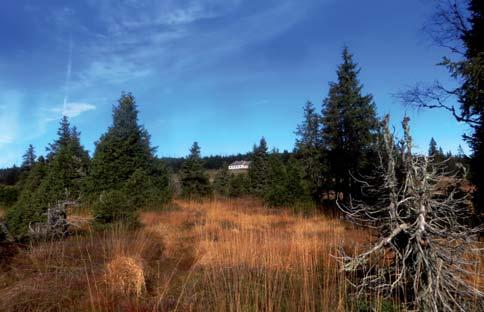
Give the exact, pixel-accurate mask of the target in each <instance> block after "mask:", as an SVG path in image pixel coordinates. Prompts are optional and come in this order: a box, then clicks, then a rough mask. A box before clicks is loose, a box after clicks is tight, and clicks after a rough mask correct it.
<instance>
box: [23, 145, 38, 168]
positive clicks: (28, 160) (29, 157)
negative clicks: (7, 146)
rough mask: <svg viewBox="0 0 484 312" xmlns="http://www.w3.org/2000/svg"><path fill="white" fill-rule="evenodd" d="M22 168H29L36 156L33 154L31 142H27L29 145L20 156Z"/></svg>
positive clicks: (33, 149)
mask: <svg viewBox="0 0 484 312" xmlns="http://www.w3.org/2000/svg"><path fill="white" fill-rule="evenodd" d="M22 159H23V162H22V168H23V169H26V170H30V169H31V168H32V167H33V166H34V164H35V160H36V159H37V156H36V155H35V148H34V146H33V145H32V144H29V147H28V149H27V151H26V152H25V154H24V155H23V156H22Z"/></svg>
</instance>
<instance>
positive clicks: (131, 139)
mask: <svg viewBox="0 0 484 312" xmlns="http://www.w3.org/2000/svg"><path fill="white" fill-rule="evenodd" d="M153 151H154V150H153V148H151V146H150V136H149V134H148V132H147V131H146V129H145V128H144V127H143V126H141V125H139V124H138V109H137V105H136V101H135V98H134V96H133V95H132V94H131V93H123V94H122V95H121V98H120V99H119V100H118V104H117V105H115V106H114V107H113V122H112V125H111V126H110V127H109V128H108V131H107V132H106V133H105V134H103V135H102V136H101V138H100V139H99V141H98V142H97V143H96V151H95V153H94V156H93V160H92V169H91V176H90V184H91V185H90V187H91V189H92V190H91V191H92V192H95V193H101V192H102V191H106V190H114V189H117V190H120V189H121V188H122V187H123V185H124V183H125V182H126V181H127V180H128V179H129V178H130V177H131V175H132V174H133V173H134V172H135V171H136V170H138V169H141V170H143V171H145V172H147V173H149V172H150V171H151V169H152V165H153V161H154V155H153Z"/></svg>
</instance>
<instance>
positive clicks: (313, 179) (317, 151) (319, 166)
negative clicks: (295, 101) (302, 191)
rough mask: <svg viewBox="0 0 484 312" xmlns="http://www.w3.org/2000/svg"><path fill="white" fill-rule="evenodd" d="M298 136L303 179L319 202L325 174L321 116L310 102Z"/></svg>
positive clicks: (297, 145) (296, 150)
mask: <svg viewBox="0 0 484 312" xmlns="http://www.w3.org/2000/svg"><path fill="white" fill-rule="evenodd" d="M296 136H297V138H296V147H295V154H296V157H297V158H298V159H299V160H300V163H301V167H302V175H303V179H304V180H305V181H306V183H307V185H308V187H309V191H310V193H311V196H312V197H313V199H314V200H316V201H319V199H320V194H321V188H322V176H323V174H324V166H323V157H322V138H321V116H320V115H319V114H318V113H317V112H316V109H315V107H314V105H313V104H312V103H311V102H309V101H308V102H307V103H306V105H305V106H304V119H303V122H302V123H301V124H300V125H298V127H297V130H296Z"/></svg>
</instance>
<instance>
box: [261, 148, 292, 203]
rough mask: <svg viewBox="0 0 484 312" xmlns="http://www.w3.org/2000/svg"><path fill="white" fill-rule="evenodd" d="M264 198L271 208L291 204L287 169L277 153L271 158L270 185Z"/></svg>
mask: <svg viewBox="0 0 484 312" xmlns="http://www.w3.org/2000/svg"><path fill="white" fill-rule="evenodd" d="M264 195H265V196H264V198H265V200H266V202H267V203H268V204H269V206H273V207H280V206H286V205H289V204H290V201H291V198H290V197H289V193H288V177H287V172H286V167H285V166H284V163H283V162H282V160H281V158H280V157H279V155H278V154H277V153H272V154H271V155H270V157H269V175H268V185H267V189H266V191H265V194H264Z"/></svg>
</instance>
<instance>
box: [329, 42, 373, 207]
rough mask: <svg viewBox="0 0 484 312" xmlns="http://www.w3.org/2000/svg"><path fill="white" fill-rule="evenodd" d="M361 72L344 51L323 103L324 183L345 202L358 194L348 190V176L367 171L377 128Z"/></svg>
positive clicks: (349, 186) (371, 102)
mask: <svg viewBox="0 0 484 312" xmlns="http://www.w3.org/2000/svg"><path fill="white" fill-rule="evenodd" d="M359 72H360V70H359V69H358V66H357V64H356V63H355V62H354V61H353V57H352V55H351V54H350V52H349V51H348V49H347V48H344V50H343V63H342V64H341V65H340V66H339V67H338V70H337V76H338V79H337V82H335V83H330V87H329V95H328V97H327V98H326V99H325V101H324V107H323V114H322V115H323V120H322V124H323V128H322V138H323V144H324V147H323V148H324V150H325V154H326V155H327V160H328V169H329V170H328V174H327V178H329V179H327V182H328V183H332V184H333V188H334V190H335V191H337V192H342V193H343V194H344V195H345V197H346V199H348V195H349V193H354V194H355V195H356V194H357V193H358V189H356V188H352V187H351V175H354V176H358V175H359V174H363V173H364V172H365V171H366V170H369V167H370V164H371V158H372V156H371V155H372V151H373V147H374V146H373V144H374V142H375V134H376V129H377V126H378V120H377V118H376V114H375V104H374V102H373V98H372V96H371V95H362V92H361V91H362V85H361V84H360V82H359V80H358V74H359Z"/></svg>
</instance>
